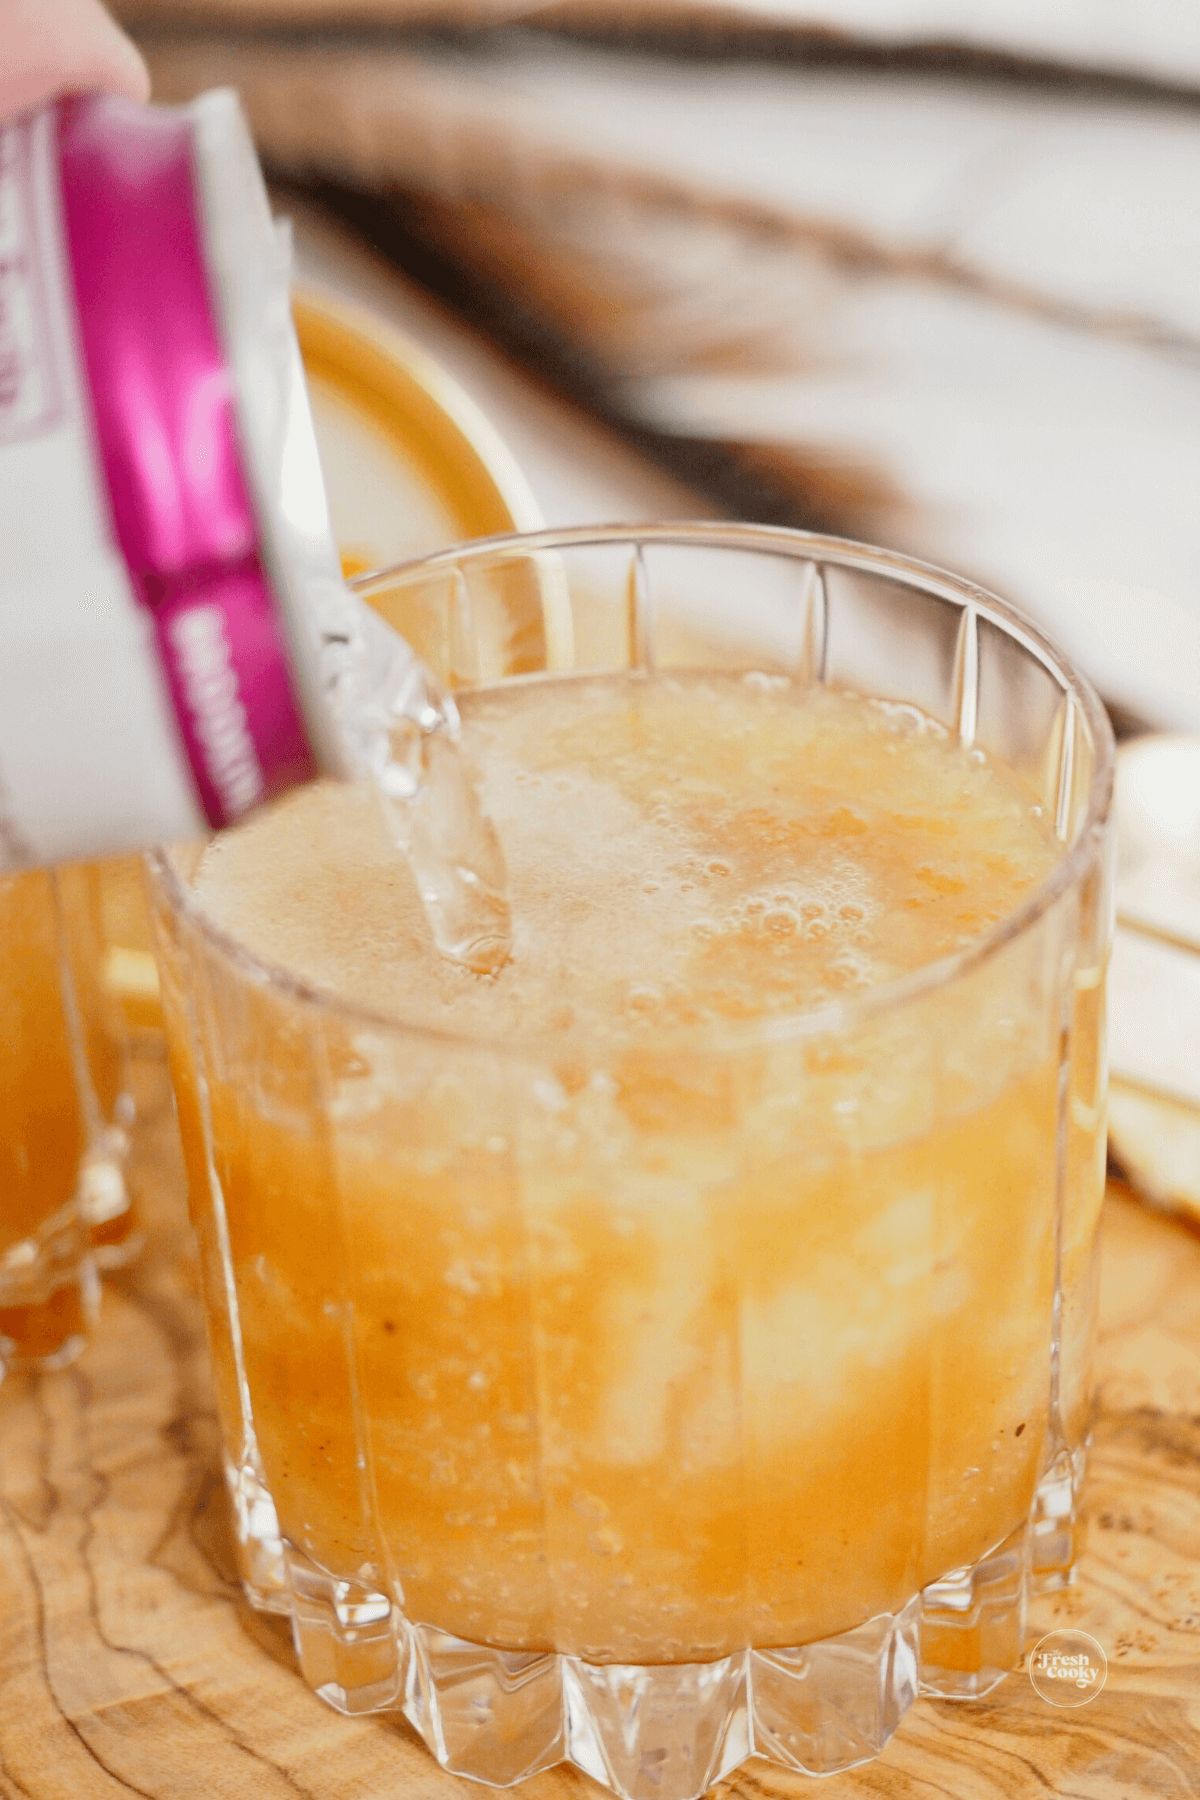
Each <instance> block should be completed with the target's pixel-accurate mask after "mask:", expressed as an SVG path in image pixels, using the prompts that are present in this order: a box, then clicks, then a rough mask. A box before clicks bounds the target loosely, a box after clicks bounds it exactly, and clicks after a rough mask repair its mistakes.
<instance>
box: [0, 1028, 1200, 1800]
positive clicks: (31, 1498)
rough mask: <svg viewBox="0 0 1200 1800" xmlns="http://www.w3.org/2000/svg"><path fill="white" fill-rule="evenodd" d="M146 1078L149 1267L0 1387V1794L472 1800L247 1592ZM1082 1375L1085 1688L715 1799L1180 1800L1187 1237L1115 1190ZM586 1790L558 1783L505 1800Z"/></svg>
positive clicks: (1187, 1564)
mask: <svg viewBox="0 0 1200 1800" xmlns="http://www.w3.org/2000/svg"><path fill="white" fill-rule="evenodd" d="M139 1082H140V1085H141V1088H142V1101H143V1121H142V1125H141V1128H140V1134H139V1144H138V1148H137V1151H136V1154H135V1160H134V1165H133V1178H134V1181H135V1184H136V1186H137V1189H138V1192H139V1195H140V1199H141V1205H142V1209H143V1217H144V1219H145V1222H146V1224H147V1227H148V1230H149V1247H148V1250H147V1252H146V1254H145V1256H144V1258H143V1260H142V1262H141V1264H140V1266H139V1267H138V1268H137V1269H136V1270H133V1271H130V1272H129V1273H127V1274H126V1275H125V1276H124V1277H123V1278H121V1279H120V1280H119V1281H117V1282H116V1283H114V1284H111V1285H110V1286H109V1289H108V1291H107V1293H106V1298H105V1308H104V1318H103V1322H102V1329H101V1331H100V1333H99V1336H98V1338H97V1341H96V1342H95V1344H94V1345H93V1346H92V1348H91V1349H89V1350H88V1351H87V1353H86V1354H85V1355H84V1357H83V1358H82V1359H81V1360H80V1361H79V1362H78V1363H77V1364H76V1365H75V1366H74V1367H73V1368H71V1369H67V1370H65V1371H63V1372H61V1373H59V1374H55V1375H49V1376H44V1377H42V1378H40V1379H36V1380H35V1379H27V1378H23V1377H11V1378H10V1379H9V1380H8V1381H6V1382H5V1383H4V1384H3V1385H0V1796H3V1800H118V1797H119V1796H127V1795H129V1794H137V1795H141V1796H144V1800H286V1797H291V1800H296V1797H297V1796H300V1797H302V1800H398V1797H400V1796H404V1797H405V1800H409V1797H411V1800H418V1797H424V1796H428V1797H429V1800H446V1797H447V1796H448V1795H450V1794H451V1793H452V1792H453V1791H454V1790H455V1789H460V1790H463V1791H466V1788H467V1784H465V1783H462V1782H459V1781H458V1780H457V1779H456V1778H455V1777H453V1776H450V1775H446V1774H444V1773H443V1772H442V1771H441V1770H440V1769H439V1768H438V1767H437V1765H436V1764H435V1763H434V1762H433V1761H432V1759H431V1758H430V1757H429V1756H428V1754H427V1753H426V1751H425V1750H424V1748H423V1746H421V1745H420V1744H419V1742H418V1740H417V1739H416V1737H415V1736H414V1734H413V1733H411V1732H410V1731H409V1730H408V1728H407V1726H406V1725H404V1724H403V1723H399V1722H393V1721H381V1720H378V1719H374V1720H349V1719H343V1718H340V1717H338V1715H337V1714H335V1713H333V1712H331V1711H330V1710H329V1709H328V1708H327V1707H325V1706H324V1705H323V1704H322V1703H321V1702H320V1701H319V1700H317V1699H316V1698H315V1697H314V1696H313V1695H312V1694H311V1693H310V1692H309V1691H308V1689H307V1688H306V1687H305V1686H304V1684H303V1683H302V1681H301V1680H300V1678H299V1676H298V1675H297V1673H296V1670H295V1664H294V1661H293V1657H292V1651H291V1645H290V1641H289V1638H288V1635H287V1632H286V1629H285V1628H284V1627H282V1626H280V1625H279V1624H278V1622H277V1621H274V1620H264V1619H260V1618H258V1617H257V1616H256V1615H255V1614H253V1613H252V1612H251V1611H250V1610H249V1609H248V1608H247V1607H246V1605H245V1603H244V1602H243V1600H242V1598H241V1595H240V1591H239V1589H238V1587H237V1584H236V1581H235V1579H234V1568H233V1560H232V1554H231V1549H230V1542H229V1535H228V1527H227V1522H226V1513H225V1495H224V1487H223V1483H222V1479H221V1474H220V1468H219V1463H218V1446H217V1426H216V1419H215V1416H214V1412H213V1404H212V1396H211V1393H210V1389H209V1379H208V1372H207V1365H206V1355H205V1347H204V1334H203V1326H202V1322H201V1317H200V1310H199V1305H198V1301H197V1297H196V1291H195V1283H194V1278H193V1268H192V1262H191V1252H190V1246H189V1238H188V1227H187V1223H186V1218H185V1214H184V1208H183V1197H182V1177H181V1169H180V1165H179V1158H178V1152H177V1149H176V1144H175V1136H174V1125H173V1120H172V1116H171V1110H170V1099H169V1093H168V1090H167V1086H166V1081H165V1072H164V1070H163V1068H162V1065H161V1064H159V1063H157V1062H155V1061H154V1060H152V1059H146V1060H144V1061H143V1062H142V1063H141V1064H140V1065H139ZM1099 1375H1100V1410H1099V1417H1098V1420H1097V1427H1096V1440H1095V1451H1094V1458H1093V1463H1092V1470H1091V1475H1090V1478H1089V1483H1088V1490H1087V1522H1086V1541H1085V1549H1084V1554H1083V1557H1082V1560H1081V1562H1080V1565H1079V1570H1078V1580H1077V1583H1076V1585H1075V1587H1074V1588H1072V1589H1071V1590H1070V1592H1069V1593H1067V1594H1064V1595H1059V1596H1056V1597H1055V1598H1053V1599H1051V1600H1046V1601H1041V1602H1039V1603H1038V1608H1037V1617H1036V1619H1035V1621H1034V1624H1035V1627H1036V1628H1037V1632H1038V1634H1039V1635H1040V1632H1042V1631H1046V1630H1052V1629H1054V1628H1055V1627H1056V1626H1063V1625H1073V1626H1077V1627H1079V1628H1082V1629H1084V1630H1086V1631H1089V1632H1090V1633H1091V1634H1092V1635H1093V1636H1094V1637H1096V1638H1097V1639H1098V1640H1099V1641H1100V1643H1101V1644H1102V1645H1103V1647H1104V1649H1105V1651H1106V1653H1107V1656H1108V1681H1107V1685H1106V1686H1105V1688H1104V1690H1103V1692H1102V1693H1101V1694H1099V1696H1098V1697H1097V1698H1096V1699H1095V1700H1094V1701H1092V1702H1091V1703H1090V1704H1088V1705H1086V1706H1083V1707H1080V1708H1077V1709H1074V1710H1071V1711H1064V1710H1061V1709H1058V1708H1054V1707H1051V1706H1049V1705H1048V1704H1046V1703H1045V1702H1044V1701H1042V1700H1041V1699H1039V1698H1038V1696H1037V1694H1036V1693H1035V1692H1034V1691H1033V1688H1032V1687H1031V1685H1030V1683H1029V1681H1028V1680H1027V1679H1026V1677H1025V1675H1023V1674H1014V1675H1012V1676H1010V1678H1009V1679H1008V1680H1007V1681H1006V1682H1005V1683H1004V1684H1003V1686H1002V1687H1001V1688H999V1689H998V1690H997V1692H996V1693H995V1694H994V1695H993V1696H992V1697H991V1698H990V1699H989V1700H987V1701H983V1702H978V1703H976V1704H973V1705H958V1704H953V1703H949V1702H934V1701H929V1700H922V1701H920V1702H919V1703H918V1704H917V1705H916V1706H915V1707H914V1708H913V1709H912V1711H911V1712H910V1713H909V1715H908V1717H907V1718H906V1719H905V1721H904V1723H903V1724H902V1725H901V1727H900V1730H899V1731H898V1732H897V1734H896V1736H895V1738H894V1739H893V1740H892V1743H891V1744H890V1745H889V1747H888V1749H887V1751H886V1752H885V1754H884V1755H883V1756H882V1757H881V1758H880V1759H879V1760H878V1761H877V1762H875V1763H873V1764H870V1765H868V1766H866V1767H864V1768H860V1769H856V1770H852V1771H850V1772H849V1773H847V1774H844V1775H837V1776H833V1777H830V1778H829V1779H828V1780H827V1781H825V1782H824V1784H823V1785H822V1786H821V1787H820V1789H819V1790H818V1789H817V1788H816V1787H815V1786H814V1785H813V1784H812V1783H811V1782H810V1781H809V1780H808V1779H807V1778H806V1777H803V1776H796V1775H789V1774H787V1773H785V1772H784V1771H782V1770H779V1769H776V1768H774V1767H772V1766H771V1765H769V1764H767V1763H764V1762H761V1761H755V1762H752V1763H749V1764H747V1765H746V1766H745V1767H744V1768H743V1769H741V1770H740V1771H738V1773H737V1774H736V1775H735V1776H734V1777H733V1778H732V1779H731V1780H730V1781H728V1782H726V1783H724V1784H723V1786H724V1788H725V1789H726V1790H728V1791H729V1792H730V1793H731V1794H732V1793H736V1794H740V1795H747V1796H748V1795H751V1794H753V1795H757V1796H763V1797H764V1800H775V1797H780V1800H781V1797H782V1796H784V1795H787V1796H797V1795H799V1794H800V1793H801V1791H802V1790H804V1791H811V1792H812V1793H813V1794H816V1793H817V1792H818V1791H819V1793H820V1795H821V1800H851V1796H866V1795H872V1796H881V1797H883V1800H935V1797H936V1800H946V1797H947V1796H949V1797H950V1800H1008V1797H1010V1796H1011V1797H1017V1796H1020V1797H1026V1796H1028V1797H1029V1800H1032V1797H1033V1796H1035V1795H1036V1796H1039V1800H1041V1797H1043V1796H1047V1795H1055V1796H1062V1797H1063V1800H1066V1797H1067V1796H1070V1800H1146V1797H1149V1796H1153V1797H1154V1800H1176V1797H1181V1800H1182V1797H1183V1796H1188V1795H1200V1240H1198V1239H1197V1238H1195V1237H1192V1236H1190V1235H1189V1234H1188V1233H1187V1232H1186V1231H1185V1230H1183V1229H1182V1228H1181V1227H1179V1226H1177V1225H1175V1224H1173V1223H1171V1222H1170V1221H1168V1220H1165V1219H1160V1218H1155V1217H1153V1216H1151V1215H1150V1214H1148V1213H1146V1212H1144V1211H1143V1210H1141V1209H1140V1208H1139V1207H1137V1206H1136V1205H1134V1204H1132V1203H1131V1202H1130V1201H1128V1200H1127V1199H1124V1198H1122V1197H1121V1196H1120V1195H1118V1194H1113V1195H1112V1196H1111V1197H1110V1200H1109V1204H1108V1209H1107V1217H1106V1239H1105V1271H1104V1291H1103V1302H1102V1342H1101V1348H1100V1366H1099ZM590 1786H591V1784H590V1783H589V1782H588V1781H587V1780H586V1778H584V1777H582V1776H580V1775H577V1774H575V1773H574V1772H572V1771H569V1770H564V1769H557V1770H552V1771H550V1772H549V1773H547V1774H544V1775H541V1776H539V1777H537V1778H536V1779H535V1780H534V1781H533V1782H531V1783H529V1784H528V1786H527V1789H526V1790H525V1796H524V1800H556V1797H561V1800H567V1797H568V1796H579V1795H581V1794H582V1792H583V1790H584V1789H585V1788H588V1787H590ZM469 1791H470V1792H472V1793H474V1794H476V1795H477V1794H478V1793H479V1791H480V1790H479V1789H478V1788H476V1787H474V1786H472V1787H471V1789H470V1790H469Z"/></svg>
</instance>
